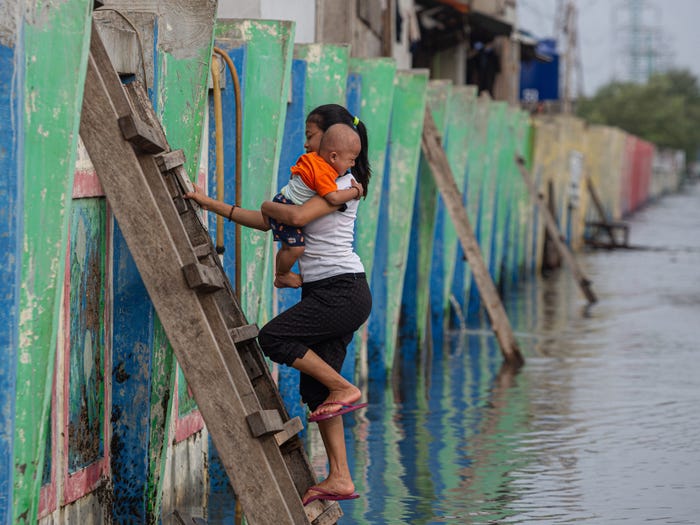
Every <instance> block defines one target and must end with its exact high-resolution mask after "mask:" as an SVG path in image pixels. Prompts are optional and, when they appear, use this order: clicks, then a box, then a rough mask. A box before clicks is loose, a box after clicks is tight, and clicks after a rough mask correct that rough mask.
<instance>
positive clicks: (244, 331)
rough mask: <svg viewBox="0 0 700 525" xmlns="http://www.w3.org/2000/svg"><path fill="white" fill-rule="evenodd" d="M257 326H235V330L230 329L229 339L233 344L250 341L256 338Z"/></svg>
mask: <svg viewBox="0 0 700 525" xmlns="http://www.w3.org/2000/svg"><path fill="white" fill-rule="evenodd" d="M259 331H260V330H259V329H258V325H256V324H245V325H243V326H237V327H236V328H231V330H230V333H231V339H233V342H234V343H235V344H238V343H242V342H244V341H250V340H251V339H255V338H256V337H258V332H259Z"/></svg>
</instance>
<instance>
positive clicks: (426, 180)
mask: <svg viewBox="0 0 700 525" xmlns="http://www.w3.org/2000/svg"><path fill="white" fill-rule="evenodd" d="M452 89H453V88H452V83H451V82H450V81H447V80H433V81H431V82H430V83H429V84H428V107H429V108H430V112H431V113H432V116H433V120H434V121H435V126H436V127H437V129H438V130H439V131H440V133H441V134H442V136H443V137H446V131H447V130H446V128H447V121H448V112H449V111H450V106H449V102H450V99H451V96H452ZM418 177H419V181H420V185H419V186H420V194H419V195H418V214H419V222H418V228H419V231H418V246H417V253H413V254H411V256H412V257H418V267H417V276H416V283H415V284H416V290H417V293H416V328H417V332H418V333H417V337H416V339H417V341H418V342H419V344H420V343H422V342H423V341H425V339H426V333H427V326H426V325H427V322H428V304H429V298H430V274H431V268H432V258H433V244H434V242H433V241H434V240H435V222H436V210H437V203H438V190H437V186H436V185H435V178H434V177H433V173H432V171H431V170H430V166H429V165H428V162H427V161H426V159H425V157H424V156H423V154H422V152H421V156H420V165H419V169H418ZM448 220H449V219H448Z"/></svg>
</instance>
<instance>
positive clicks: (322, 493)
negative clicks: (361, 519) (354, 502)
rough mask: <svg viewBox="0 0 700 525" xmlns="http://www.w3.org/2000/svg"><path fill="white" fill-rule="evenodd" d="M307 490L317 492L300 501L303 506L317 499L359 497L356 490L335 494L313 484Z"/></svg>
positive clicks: (332, 499)
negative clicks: (350, 492)
mask: <svg viewBox="0 0 700 525" xmlns="http://www.w3.org/2000/svg"><path fill="white" fill-rule="evenodd" d="M309 490H313V491H314V492H317V494H315V495H313V496H311V497H310V498H309V499H307V500H306V501H303V502H302V503H303V504H304V506H306V505H308V504H309V503H311V502H312V501H316V500H317V499H322V500H331V501H343V500H346V499H357V498H359V497H360V495H359V494H358V493H357V492H353V493H352V494H336V493H335V492H329V491H327V490H326V489H322V488H321V487H317V486H315V485H314V486H313V487H310V488H309Z"/></svg>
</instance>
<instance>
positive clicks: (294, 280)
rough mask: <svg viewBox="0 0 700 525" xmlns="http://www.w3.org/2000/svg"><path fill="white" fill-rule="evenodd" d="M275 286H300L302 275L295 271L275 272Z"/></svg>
mask: <svg viewBox="0 0 700 525" xmlns="http://www.w3.org/2000/svg"><path fill="white" fill-rule="evenodd" d="M274 284H275V288H299V287H300V286H301V285H302V280H301V275H299V274H298V273H294V272H287V273H277V274H275V282H274Z"/></svg>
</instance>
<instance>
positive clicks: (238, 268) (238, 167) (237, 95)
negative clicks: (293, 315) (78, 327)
mask: <svg viewBox="0 0 700 525" xmlns="http://www.w3.org/2000/svg"><path fill="white" fill-rule="evenodd" d="M214 52H215V53H217V54H218V55H220V56H221V57H222V58H223V59H224V61H225V62H226V65H228V69H229V71H230V72H231V80H232V81H233V92H234V96H235V100H236V172H235V174H234V175H235V182H236V186H235V187H236V206H240V205H241V140H242V137H243V131H242V129H243V122H242V121H243V119H242V111H241V84H240V81H239V79H238V71H237V70H236V66H235V65H234V64H233V60H231V57H230V56H229V55H228V53H226V51H224V50H223V49H220V48H218V47H216V46H215V47H214ZM219 100H220V98H219ZM215 109H216V108H215ZM216 129H217V134H218V133H219V129H220V128H219V127H218V124H217V128H216ZM221 134H222V137H223V132H222V133H221ZM221 140H222V143H223V138H222V139H221ZM222 149H223V147H222ZM222 156H223V154H222ZM216 158H217V160H218V158H219V154H218V153H217V155H216ZM222 172H223V168H222ZM217 180H218V179H217ZM222 191H223V190H222ZM216 231H217V232H218V231H219V228H218V226H217V230H216ZM235 287H236V292H239V290H240V289H241V225H240V224H236V276H235Z"/></svg>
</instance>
